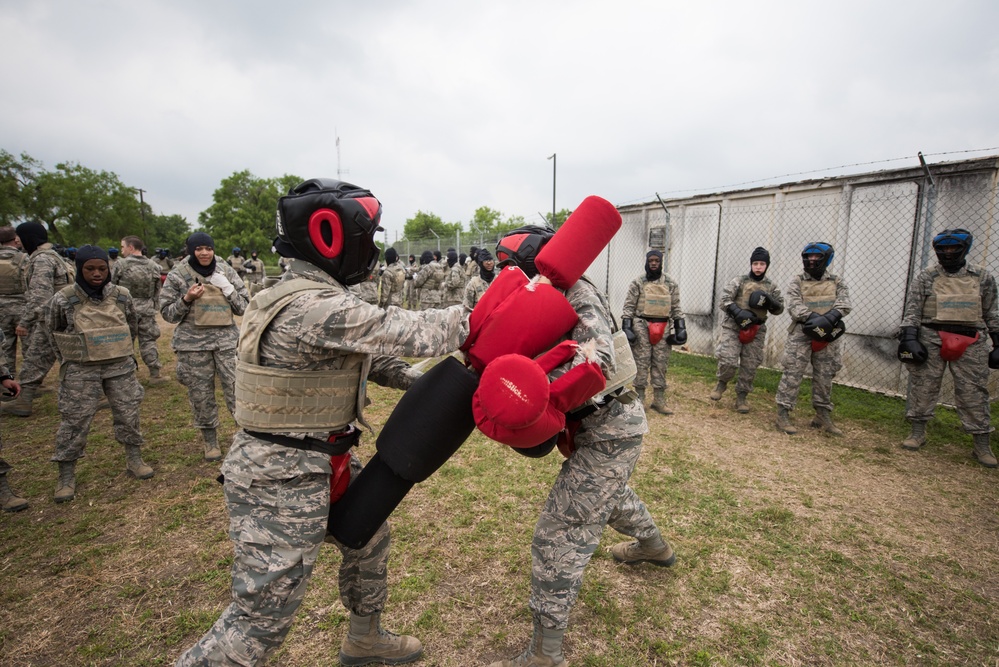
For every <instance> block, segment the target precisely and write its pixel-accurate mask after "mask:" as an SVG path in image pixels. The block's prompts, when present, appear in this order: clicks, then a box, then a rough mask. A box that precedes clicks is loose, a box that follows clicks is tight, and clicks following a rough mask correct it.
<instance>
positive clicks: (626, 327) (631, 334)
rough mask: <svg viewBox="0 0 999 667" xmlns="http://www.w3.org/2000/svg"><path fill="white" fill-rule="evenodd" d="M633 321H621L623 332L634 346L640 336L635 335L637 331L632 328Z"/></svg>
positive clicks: (629, 319) (625, 319)
mask: <svg viewBox="0 0 999 667" xmlns="http://www.w3.org/2000/svg"><path fill="white" fill-rule="evenodd" d="M631 323H632V319H631V318H630V317H624V318H622V319H621V331H623V332H624V335H625V337H626V338H627V339H628V342H629V343H630V344H632V345H634V344H635V340H636V339H637V338H638V336H636V335H635V330H634V329H632V328H631Z"/></svg>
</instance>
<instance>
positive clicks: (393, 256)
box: [385, 248, 399, 264]
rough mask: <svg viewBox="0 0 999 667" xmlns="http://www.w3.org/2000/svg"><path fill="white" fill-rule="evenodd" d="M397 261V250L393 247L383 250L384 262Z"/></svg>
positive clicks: (392, 262) (393, 262) (391, 262)
mask: <svg viewBox="0 0 999 667" xmlns="http://www.w3.org/2000/svg"><path fill="white" fill-rule="evenodd" d="M398 261H399V252H398V251H397V250H396V249H395V248H389V249H388V250H386V251H385V263H386V264H395V263H396V262H398Z"/></svg>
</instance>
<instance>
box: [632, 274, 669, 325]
mask: <svg viewBox="0 0 999 667" xmlns="http://www.w3.org/2000/svg"><path fill="white" fill-rule="evenodd" d="M635 312H636V313H638V316H639V317H641V318H643V319H648V318H657V319H668V318H669V314H670V313H671V312H673V297H672V295H670V292H669V285H667V284H665V283H649V282H647V283H645V284H644V285H642V291H641V292H640V293H639V295H638V306H637V307H636V309H635Z"/></svg>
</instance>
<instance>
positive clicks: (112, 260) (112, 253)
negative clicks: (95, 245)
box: [108, 246, 118, 270]
mask: <svg viewBox="0 0 999 667" xmlns="http://www.w3.org/2000/svg"><path fill="white" fill-rule="evenodd" d="M117 262H118V249H117V248H115V247H114V246H112V247H110V248H108V265H109V266H110V267H111V269H112V270H113V269H114V265H115V264H116V263H117Z"/></svg>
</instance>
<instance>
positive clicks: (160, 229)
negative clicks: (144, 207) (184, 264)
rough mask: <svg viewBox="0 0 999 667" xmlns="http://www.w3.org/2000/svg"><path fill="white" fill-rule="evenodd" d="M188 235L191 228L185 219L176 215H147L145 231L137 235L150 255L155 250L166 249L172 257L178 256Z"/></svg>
mask: <svg viewBox="0 0 999 667" xmlns="http://www.w3.org/2000/svg"><path fill="white" fill-rule="evenodd" d="M190 235H191V228H190V227H189V226H188V224H187V219H186V218H184V216H181V215H177V214H176V213H174V214H173V215H156V214H153V213H147V214H146V221H145V229H144V230H143V232H142V233H141V234H138V236H141V237H142V240H143V242H144V243H145V244H146V247H147V248H149V253H150V255H152V254H153V253H154V252H155V251H156V248H168V249H169V250H170V253H171V254H172V255H174V256H176V255H178V254H180V251H181V250H182V249H183V248H184V242H185V241H187V237H188V236H190Z"/></svg>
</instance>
